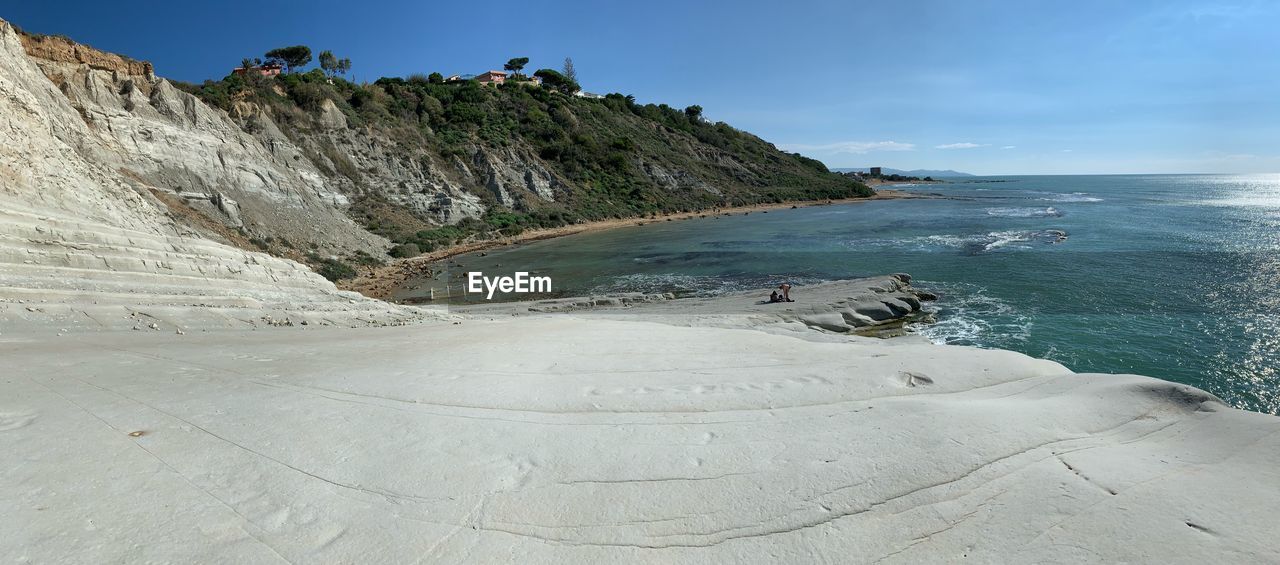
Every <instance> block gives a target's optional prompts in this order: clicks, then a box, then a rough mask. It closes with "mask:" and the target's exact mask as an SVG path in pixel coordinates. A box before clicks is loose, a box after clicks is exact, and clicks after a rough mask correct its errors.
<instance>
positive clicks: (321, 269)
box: [307, 253, 356, 282]
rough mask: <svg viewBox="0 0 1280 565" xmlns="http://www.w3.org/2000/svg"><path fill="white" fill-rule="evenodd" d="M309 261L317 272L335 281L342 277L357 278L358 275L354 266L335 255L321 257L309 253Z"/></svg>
mask: <svg viewBox="0 0 1280 565" xmlns="http://www.w3.org/2000/svg"><path fill="white" fill-rule="evenodd" d="M307 262H308V263H311V266H312V268H314V269H315V270H316V273H319V274H320V276H322V277H324V278H326V279H329V280H331V281H334V282H337V281H339V280H342V279H350V278H355V276H356V270H355V268H354V267H352V266H351V265H348V264H346V263H344V262H342V261H339V260H338V259H335V258H333V257H321V256H319V255H317V254H315V253H308V254H307Z"/></svg>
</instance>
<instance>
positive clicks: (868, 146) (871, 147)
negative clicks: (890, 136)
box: [780, 141, 916, 155]
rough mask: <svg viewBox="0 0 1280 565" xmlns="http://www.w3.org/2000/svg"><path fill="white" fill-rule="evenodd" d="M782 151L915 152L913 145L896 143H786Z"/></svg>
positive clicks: (857, 153)
mask: <svg viewBox="0 0 1280 565" xmlns="http://www.w3.org/2000/svg"><path fill="white" fill-rule="evenodd" d="M780 147H781V148H782V149H783V150H786V151H794V152H813V153H853V154H856V155H861V154H863V153H871V152H872V151H915V150H916V145H915V144H914V143H900V142H897V141H838V142H836V143H827V144H824V145H804V144H799V143H788V144H783V145H781V146H780Z"/></svg>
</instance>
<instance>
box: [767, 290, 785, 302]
mask: <svg viewBox="0 0 1280 565" xmlns="http://www.w3.org/2000/svg"><path fill="white" fill-rule="evenodd" d="M774 302H782V295H781V294H778V291H776V290H775V291H773V293H772V294H770V295H769V303H770V304H772V303H774Z"/></svg>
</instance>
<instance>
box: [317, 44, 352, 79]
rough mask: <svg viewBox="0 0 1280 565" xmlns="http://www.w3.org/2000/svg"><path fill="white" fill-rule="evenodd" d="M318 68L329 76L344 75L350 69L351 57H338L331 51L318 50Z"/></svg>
mask: <svg viewBox="0 0 1280 565" xmlns="http://www.w3.org/2000/svg"><path fill="white" fill-rule="evenodd" d="M319 60H320V70H323V71H324V73H325V74H327V75H329V76H338V75H340V74H341V75H345V74H347V71H349V70H351V59H346V58H343V59H339V58H338V57H337V56H335V55H334V54H333V51H329V50H325V51H321V52H320V59H319Z"/></svg>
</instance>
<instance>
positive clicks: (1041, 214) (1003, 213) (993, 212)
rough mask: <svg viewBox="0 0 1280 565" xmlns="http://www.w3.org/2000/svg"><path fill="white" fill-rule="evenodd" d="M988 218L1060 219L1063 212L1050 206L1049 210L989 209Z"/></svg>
mask: <svg viewBox="0 0 1280 565" xmlns="http://www.w3.org/2000/svg"><path fill="white" fill-rule="evenodd" d="M987 215H988V216H996V217H1000V218H1058V217H1061V216H1062V212H1060V211H1058V209H1057V208H1054V207H1053V206H1050V207H1048V208H987Z"/></svg>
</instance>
